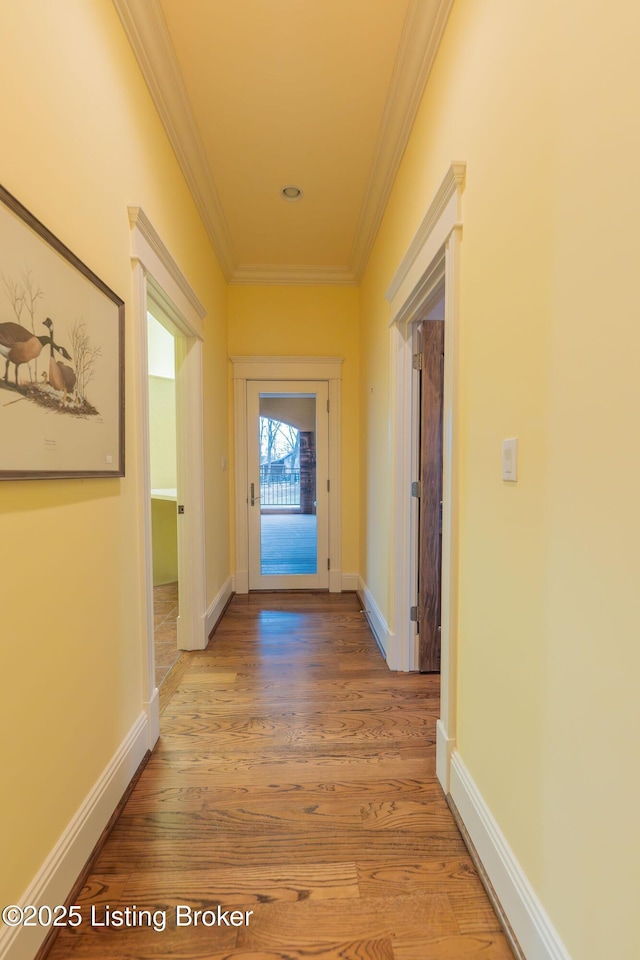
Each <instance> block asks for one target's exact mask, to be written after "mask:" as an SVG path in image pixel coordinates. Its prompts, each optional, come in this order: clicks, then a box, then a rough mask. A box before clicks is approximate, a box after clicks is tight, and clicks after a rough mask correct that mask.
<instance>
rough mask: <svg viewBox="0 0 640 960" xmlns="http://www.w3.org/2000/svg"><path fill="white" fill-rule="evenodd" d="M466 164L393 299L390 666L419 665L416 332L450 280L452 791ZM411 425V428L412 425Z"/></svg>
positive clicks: (429, 217)
mask: <svg viewBox="0 0 640 960" xmlns="http://www.w3.org/2000/svg"><path fill="white" fill-rule="evenodd" d="M465 177H466V164H465V163H452V164H451V166H450V168H449V170H448V171H447V174H446V175H445V177H444V179H443V181H442V183H441V184H440V187H439V188H438V190H437V191H436V194H435V196H434V198H433V200H432V202H431V204H430V205H429V208H428V210H427V212H426V214H425V216H424V217H423V220H422V223H421V224H420V226H419V228H418V230H417V232H416V234H415V236H414V238H413V240H412V241H411V243H410V245H409V247H408V249H407V251H406V253H405V255H404V257H403V258H402V261H401V262H400V264H399V266H398V269H397V271H396V273H395V275H394V277H393V280H392V282H391V285H390V287H389V289H388V291H387V294H386V297H387V300H388V301H389V302H390V304H391V324H390V347H391V397H392V405H393V412H392V429H391V462H392V464H393V471H394V473H393V489H394V494H393V501H392V518H391V528H392V550H393V562H394V570H395V574H394V588H393V606H392V631H393V636H392V639H391V646H392V647H393V653H392V654H391V656H390V657H389V660H390V662H389V666H390V667H391V668H392V669H396V670H414V669H417V644H416V635H415V629H414V626H413V624H412V623H411V621H410V616H409V610H410V607H411V606H412V605H413V604H414V603H415V599H414V598H415V589H416V581H417V578H416V537H417V529H416V523H415V505H414V504H413V503H412V498H411V482H412V481H413V480H415V479H416V473H415V471H416V465H417V464H416V451H417V447H418V445H417V430H418V425H417V418H416V409H417V403H416V392H417V377H416V374H415V371H414V370H413V364H412V354H413V342H414V331H415V326H416V324H417V322H418V321H419V319H420V317H421V316H422V314H423V312H424V310H425V309H426V308H428V305H429V302H430V300H431V299H432V298H433V294H434V291H435V290H436V289H438V288H439V286H440V285H441V284H442V282H443V281H444V290H445V315H444V323H445V343H444V351H445V360H444V405H443V515H442V656H441V678H440V689H441V701H440V703H441V705H440V719H439V720H438V727H437V740H436V772H437V775H438V779H439V780H440V783H441V784H442V787H443V789H444V790H445V792H448V791H449V779H450V758H451V754H452V752H453V750H454V748H455V742H456V685H457V603H458V554H457V543H458V514H459V504H458V484H457V476H458V446H457V438H458V432H459V431H458V394H459V379H458V340H459V335H458V327H459V319H458V315H459V277H460V245H461V235H462V192H463V190H464V184H465ZM409 425H410V426H409Z"/></svg>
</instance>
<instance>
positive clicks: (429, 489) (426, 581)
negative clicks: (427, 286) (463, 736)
mask: <svg viewBox="0 0 640 960" xmlns="http://www.w3.org/2000/svg"><path fill="white" fill-rule="evenodd" d="M443 379H444V321H443V320H427V321H425V322H424V323H423V324H422V375H421V391H420V392H421V397H420V523H419V533H418V611H417V614H418V631H419V644H418V649H419V669H420V670H421V671H422V672H425V673H431V672H438V671H439V670H440V608H441V593H442V399H443V393H444V391H443Z"/></svg>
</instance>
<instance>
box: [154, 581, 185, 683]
mask: <svg viewBox="0 0 640 960" xmlns="http://www.w3.org/2000/svg"><path fill="white" fill-rule="evenodd" d="M177 618H178V584H177V582H175V583H163V584H161V585H159V586H156V587H154V588H153V645H154V652H155V668H156V686H157V687H159V686H160V685H161V684H162V683H163V682H164V680H165V679H166V677H167V674H168V673H169V671H170V670H171V667H172V666H173V665H174V663H175V662H176V660H177V659H178V656H179V654H180V651H179V650H178V635H177Z"/></svg>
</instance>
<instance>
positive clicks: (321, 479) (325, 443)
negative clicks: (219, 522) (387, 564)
mask: <svg viewBox="0 0 640 960" xmlns="http://www.w3.org/2000/svg"><path fill="white" fill-rule="evenodd" d="M269 391H273V393H274V394H277V395H278V396H283V397H286V396H287V395H290V396H294V397H295V396H301V395H303V394H305V393H307V394H309V395H311V394H313V395H314V398H315V405H314V406H315V423H316V426H315V431H314V433H315V448H316V465H315V493H316V505H317V506H316V513H315V518H314V519H315V521H316V524H315V529H316V562H317V566H316V572H315V573H307V574H298V573H296V574H277V575H267V574H263V573H261V560H262V543H261V541H262V522H261V520H262V510H261V495H262V487H261V484H260V469H259V461H260V451H259V446H260V442H259V437H258V411H259V408H260V397H261V396H264V395H265V394H266V393H269ZM328 399H329V384H328V383H327V381H326V380H285V381H282V382H278V381H277V380H264V381H260V380H247V439H248V445H247V467H248V469H247V482H248V483H251V482H254V483H256V484H257V489H258V496H257V501H256V504H255V505H254V507H253V509H252V508H251V503H249V510H248V524H249V589H250V590H327V589H328V587H329V573H330V571H329V568H328V566H327V557H328V556H329V496H330V494H329V490H328V489H327V478H328V476H329V416H328V412H329V411H328V410H327V401H328ZM254 417H255V419H254ZM252 421H253V423H252ZM285 520H286V518H285Z"/></svg>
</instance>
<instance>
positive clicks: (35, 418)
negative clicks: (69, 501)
mask: <svg viewBox="0 0 640 960" xmlns="http://www.w3.org/2000/svg"><path fill="white" fill-rule="evenodd" d="M0 436H1V437H2V443H1V444H0V479H1V480H16V479H53V478H73V477H122V476H124V302H123V301H122V300H121V299H120V297H118V296H117V294H115V293H114V292H113V290H111V289H110V288H109V287H108V286H107V285H106V284H105V283H104V282H103V281H102V280H100V278H99V277H98V276H96V274H95V273H93V271H92V270H90V269H89V267H87V266H86V264H84V263H83V262H82V261H81V260H80V259H79V258H78V257H77V256H76V255H75V254H74V253H72V252H71V250H69V248H68V247H66V246H65V245H64V243H62V241H61V240H59V239H58V238H57V237H56V236H55V235H54V234H53V233H52V232H51V231H50V230H49V229H48V228H47V227H45V226H44V224H43V223H41V222H40V221H39V220H38V219H37V218H36V217H35V216H34V215H33V214H32V213H31V212H30V211H29V210H27V209H26V207H24V206H23V205H22V204H21V203H20V202H19V201H18V200H17V199H16V198H15V197H14V196H13V195H12V194H10V193H9V192H8V191H7V190H6V189H5V188H4V187H2V186H0Z"/></svg>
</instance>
